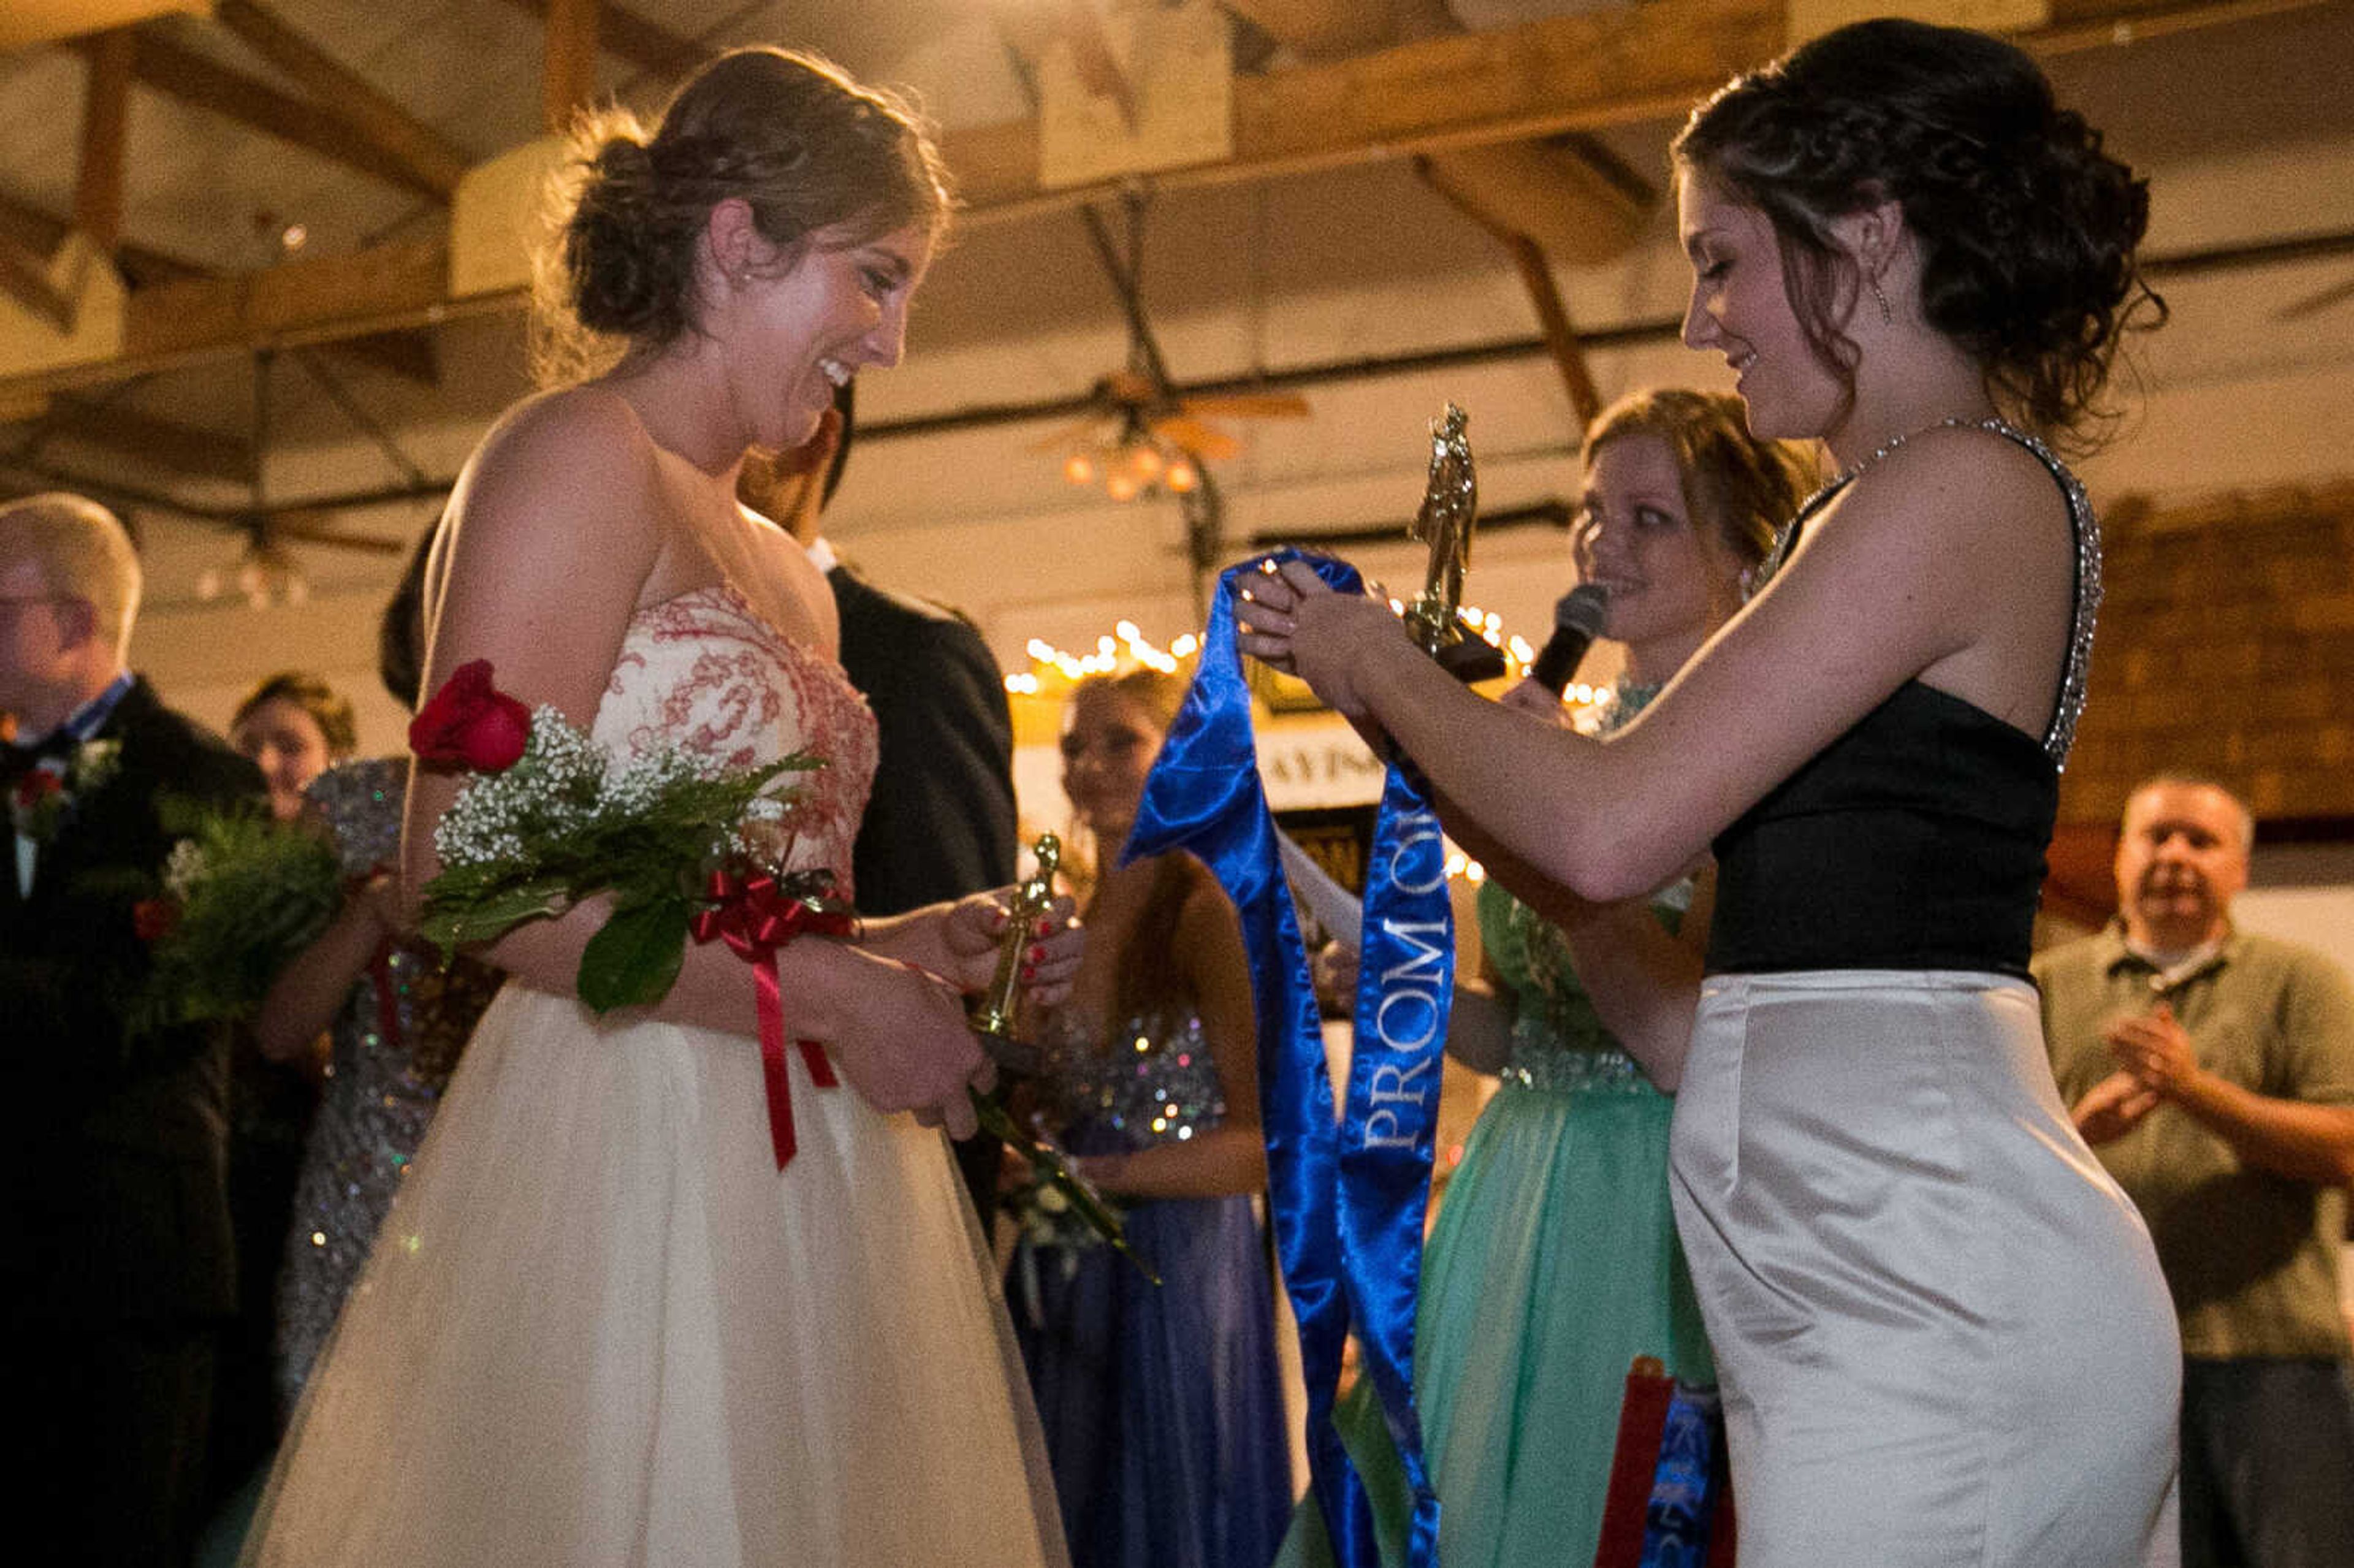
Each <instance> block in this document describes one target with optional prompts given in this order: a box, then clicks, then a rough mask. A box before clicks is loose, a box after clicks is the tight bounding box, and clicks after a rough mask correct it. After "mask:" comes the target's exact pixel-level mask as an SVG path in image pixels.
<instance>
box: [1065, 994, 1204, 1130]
mask: <svg viewBox="0 0 2354 1568" xmlns="http://www.w3.org/2000/svg"><path fill="white" fill-rule="evenodd" d="M1104 1033H1107V1032H1099V1031H1097V1030H1094V1029H1089V1028H1087V1026H1086V1025H1084V1024H1082V1023H1079V1022H1064V1023H1063V1024H1062V1025H1061V1026H1060V1029H1059V1031H1050V1032H1049V1035H1048V1044H1047V1050H1048V1055H1049V1065H1048V1072H1049V1076H1050V1077H1051V1079H1052V1081H1053V1085H1054V1097H1055V1102H1056V1108H1057V1109H1058V1110H1059V1111H1060V1112H1061V1113H1062V1115H1063V1117H1064V1118H1065V1120H1066V1122H1067V1123H1068V1124H1069V1125H1070V1126H1071V1127H1072V1128H1075V1129H1077V1128H1088V1129H1091V1130H1092V1131H1093V1133H1094V1134H1095V1135H1096V1136H1094V1137H1084V1136H1082V1137H1079V1138H1077V1139H1076V1141H1075V1143H1074V1147H1079V1148H1092V1147H1093V1146H1095V1145H1097V1144H1098V1143H1111V1142H1114V1141H1116V1142H1117V1144H1118V1146H1119V1147H1123V1148H1126V1149H1131V1150H1134V1149H1143V1148H1147V1147H1149V1146H1150V1145H1152V1144H1156V1143H1182V1142H1185V1141H1186V1140H1187V1139H1191V1138H1193V1136H1194V1135H1195V1134H1196V1133H1198V1132H1201V1131H1203V1130H1204V1129H1206V1128H1213V1127H1215V1126H1217V1125H1218V1123H1219V1122H1221V1121H1223V1120H1225V1114H1226V1105H1225V1097H1224V1095H1223V1092H1222V1091H1221V1089H1220V1086H1219V1084H1218V1065H1217V1063H1216V1061H1215V1060H1214V1059H1213V1057H1212V1056H1211V1054H1210V1044H1209V1041H1208V1039H1207V1038H1206V1037H1205V1036H1204V1033H1202V1020H1201V1019H1200V1018H1199V1017H1198V1016H1196V1015H1195V1014H1194V1013H1193V1012H1191V1011H1182V1012H1180V1011H1176V1010H1164V1011H1163V1012H1161V1013H1158V1014H1154V1015H1150V1016H1147V1017H1141V1018H1133V1019H1129V1020H1128V1021H1127V1022H1125V1023H1123V1024H1121V1025H1120V1026H1119V1027H1118V1028H1116V1029H1113V1030H1110V1031H1108V1036H1109V1038H1108V1040H1106V1039H1104V1038H1103V1035H1104ZM1058 1035H1059V1037H1058Z"/></svg>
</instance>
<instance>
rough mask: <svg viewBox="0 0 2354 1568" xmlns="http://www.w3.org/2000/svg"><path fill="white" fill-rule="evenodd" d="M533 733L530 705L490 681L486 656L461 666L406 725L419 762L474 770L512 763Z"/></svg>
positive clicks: (488, 770)
mask: <svg viewBox="0 0 2354 1568" xmlns="http://www.w3.org/2000/svg"><path fill="white" fill-rule="evenodd" d="M530 738H531V710H530V709H529V708H526V707H525V706H524V705H522V704H521V703H519V702H517V701H515V700H514V698H513V697H511V696H509V695H507V694H505V693H504V692H502V691H500V690H499V689H498V688H497V687H496V686H493V685H492V684H491V662H490V661H489V660H488V659H477V660H475V661H474V662H472V663H470V664H461V665H459V666H458V668H457V669H456V670H454V671H452V672H451V675H450V678H449V680H447V681H445V682H443V683H442V685H441V689H440V691H438V692H436V693H434V694H433V700H432V701H430V702H429V703H427V704H426V705H424V706H423V707H421V708H419V710H418V711H417V716H416V717H415V718H414V719H412V720H410V721H409V725H408V749H409V750H411V751H413V752H415V753H416V754H417V759H418V760H419V762H424V763H429V764H435V763H438V764H441V765H444V766H449V765H455V766H457V767H460V768H471V769H472V771H474V772H476V773H504V772H505V771H506V770H507V769H508V768H513V767H514V765H515V759H516V758H519V757H521V756H522V755H523V748H524V743H525V741H527V740H529V739H530Z"/></svg>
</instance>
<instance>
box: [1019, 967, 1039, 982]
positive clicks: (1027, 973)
mask: <svg viewBox="0 0 2354 1568" xmlns="http://www.w3.org/2000/svg"><path fill="white" fill-rule="evenodd" d="M1022 978H1023V980H1036V979H1037V978H1038V968H1037V966H1036V965H1035V964H1024V965H1023V966H1022Z"/></svg>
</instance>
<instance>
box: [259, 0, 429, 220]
mask: <svg viewBox="0 0 2354 1568" xmlns="http://www.w3.org/2000/svg"><path fill="white" fill-rule="evenodd" d="M213 20H214V21H216V22H217V23H219V24H220V25H221V26H224V27H227V28H228V30H229V31H230V32H232V33H235V34H236V35H237V36H238V37H239V39H240V40H241V41H242V42H243V43H244V44H245V45H246V47H247V48H250V49H251V50H253V52H254V53H255V54H258V55H260V57H261V58H263V59H266V60H268V61H269V62H270V64H271V65H274V66H276V67H277V68H278V69H280V70H282V71H284V72H285V73H286V74H287V75H288V76H290V77H292V78H293V79H294V80H296V81H297V82H299V83H301V84H302V89H303V90H304V91H306V92H308V93H309V94H310V95H311V96H312V97H313V99H314V100H316V101H319V102H321V103H323V104H326V105H328V106H329V107H330V108H331V109H332V110H333V111H334V113H335V114H336V115H338V116H339V117H341V118H342V119H344V120H345V121H347V122H350V123H351V124H352V125H353V126H355V128H357V129H358V130H359V131H361V132H364V133H365V134H366V136H367V137H368V139H369V140H370V141H371V142H373V143H375V144H376V145H377V146H378V147H380V148H382V149H383V150H384V151H385V152H386V153H387V154H390V155H391V156H393V157H395V158H398V160H399V161H400V162H401V163H402V164H404V165H405V166H407V167H408V168H411V169H414V170H415V171H417V173H418V174H419V175H420V176H421V177H422V178H423V179H424V180H426V181H427V182H428V183H429V184H430V185H432V186H433V187H434V188H435V189H437V190H440V191H444V192H446V191H452V190H455V189H457V187H458V182H459V180H460V179H461V178H462V177H464V175H465V173H466V171H467V170H468V169H469V168H471V167H472V165H473V162H474V160H473V159H472V158H470V157H468V156H467V155H466V153H465V151H464V149H462V148H461V147H459V146H457V145H456V144H455V143H451V141H450V140H449V139H448V138H447V137H445V136H443V135H442V134H441V132H439V131H436V130H435V129H433V127H432V126H430V125H428V124H427V123H425V122H423V121H422V120H419V119H418V118H417V116H415V115H414V114H411V113H410V112H408V110H406V109H403V108H402V107H401V106H400V105H399V104H398V103H396V102H394V101H392V100H391V99H390V98H388V97H387V96H386V95H385V94H384V93H383V92H381V91H378V90H376V87H375V86H374V85H372V84H371V83H370V82H369V81H368V80H367V79H366V78H364V77H362V76H361V75H360V74H359V73H358V72H357V71H355V70H353V69H351V68H350V67H349V66H346V65H345V64H344V63H343V62H342V61H341V60H339V59H337V58H334V56H333V55H330V54H329V53H327V52H326V51H325V50H324V49H323V48H319V46H318V45H316V44H314V43H313V42H312V41H311V40H310V39H309V38H306V37H303V36H302V34H301V33H298V32H296V31H295V30H294V29H293V28H292V27H291V26H287V25H286V23H285V22H284V21H282V20H281V19H280V18H279V16H277V15H276V14H274V13H272V12H270V11H269V10H266V9H264V8H263V7H262V6H261V5H258V4H256V0H213Z"/></svg>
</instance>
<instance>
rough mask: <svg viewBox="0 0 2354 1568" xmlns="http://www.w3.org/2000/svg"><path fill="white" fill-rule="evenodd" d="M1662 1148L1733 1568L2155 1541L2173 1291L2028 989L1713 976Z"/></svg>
mask: <svg viewBox="0 0 2354 1568" xmlns="http://www.w3.org/2000/svg"><path fill="white" fill-rule="evenodd" d="M1670 1149H1671V1159H1672V1165H1673V1175H1674V1198H1675V1208H1676V1223H1677V1228H1678V1230H1679V1232H1680V1233H1681V1236H1682V1239H1683V1245H1684V1251H1685V1255H1686V1256H1687V1257H1688V1259H1689V1261H1690V1263H1691V1276H1692V1280H1693V1283H1694V1284H1695V1285H1696V1286H1697V1287H1698V1289H1699V1294H1700V1302H1701V1310H1702V1317H1703V1318H1704V1319H1705V1320H1706V1322H1707V1325H1708V1333H1709V1340H1710V1343H1711V1345H1712V1348H1713V1349H1714V1351H1715V1352H1716V1362H1717V1369H1718V1372H1719V1375H1720V1376H1721V1377H1722V1379H1723V1394H1724V1410H1725V1420H1726V1425H1727V1429H1728V1434H1729V1446H1730V1448H1731V1451H1732V1460H1733V1481H1734V1505H1735V1508H1736V1510H1737V1513H1738V1518H1739V1521H1740V1523H1739V1532H1740V1556H1741V1563H1742V1568H1850V1565H1852V1568H1900V1565H1901V1568H1929V1565H1932V1564H1935V1565H1937V1568H1945V1565H1947V1564H1952V1565H1955V1568H1960V1565H1962V1564H1968V1565H1970V1568H1997V1565H2002V1568H2146V1565H2149V1564H2171V1563H2175V1562H2176V1561H2177V1560H2178V1556H2179V1545H2178V1542H2177V1539H2176V1499H2175V1464H2176V1436H2175V1433H2176V1418H2177V1412H2178V1408H2179V1404H2180V1393H2181V1365H2182V1363H2181V1350H2180V1344H2179V1339H2178V1336H2177V1334H2176V1330H2175V1319H2174V1308H2173V1303H2172V1300H2171V1298H2169V1297H2168V1293H2167V1288H2166V1282H2165V1280H2164V1278H2163V1277H2161V1276H2160V1274H2159V1273H2158V1258H2157V1255H2156V1254H2155V1253H2154V1252H2153V1251H2152V1249H2151V1246H2150V1241H2149V1233H2148V1231H2147V1229H2146V1228H2145V1227H2144V1225H2143V1224H2142V1221H2141V1216H2140V1214H2139V1213H2137V1212H2136V1211H2135V1209H2134V1207H2133V1204H2132V1203H2131V1202H2129V1201H2128V1200H2127V1199H2126V1195H2125V1194H2124V1192H2121V1191H2120V1190H2119V1189H2118V1188H2117V1185H2116V1183H2115V1182H2114V1181H2111V1180H2110V1179H2109V1177H2108V1175H2107V1173H2106V1172H2105V1171H2103V1170H2102V1169H2101V1166H2100V1163H2099V1161H2098V1160H2095V1159H2094V1156H2093V1154H2092V1151H2091V1150H2088V1149H2087V1148H2086V1147H2085V1146H2084V1140H2083V1139H2080V1138H2079V1137H2077V1135H2076V1132H2075V1129H2074V1128H2073V1126H2072V1125H2071V1124H2070V1122H2069V1119H2068V1116H2067V1112H2066V1110H2065V1108H2064V1107H2062V1105H2061V1103H2060V1097H2059V1093H2058V1091H2057V1090H2056V1089H2055V1088H2054V1086H2053V1085H2052V1070H2051V1066H2050V1064H2049V1061H2048V1059H2047V1057H2046V1056H2045V1054H2044V1048H2043V1040H2042V1033H2041V1021H2040V1014H2039V1009H2038V1007H2037V1001H2036V995H2035V991H2034V990H2033V988H2032V987H2031V986H2029V985H2028V984H2027V983H2026V982H2024V981H2020V980H2007V979H2004V978H2002V977H2000V976H1997V975H1990V974H1976V973H1959V972H1946V971H1935V972H1889V971H1884V970H1813V971H1807V972H1802V973H1796V974H1775V975H1732V976H1719V977H1717V978H1714V979H1712V980H1709V981H1708V982H1707V983H1706V985H1705V986H1704V987H1703V988H1702V997H1701V1004H1700V1013H1699V1017H1698V1019H1697V1020H1696V1022H1695V1023H1694V1025H1693V1030H1692V1043H1691V1055H1690V1057H1689V1058H1688V1060H1687V1062H1686V1065H1685V1067H1684V1075H1683V1084H1682V1087H1681V1090H1680V1091H1679V1092H1678V1094H1677V1097H1676V1109H1675V1122H1674V1130H1673V1133H1672V1135H1671V1139H1670Z"/></svg>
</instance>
